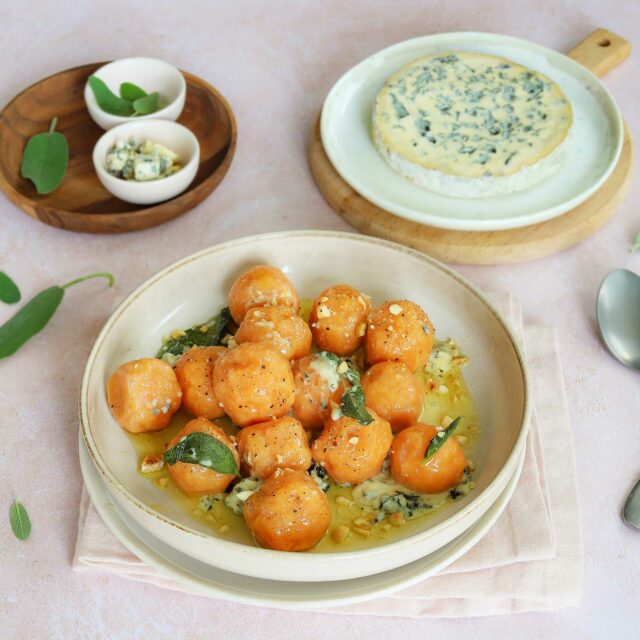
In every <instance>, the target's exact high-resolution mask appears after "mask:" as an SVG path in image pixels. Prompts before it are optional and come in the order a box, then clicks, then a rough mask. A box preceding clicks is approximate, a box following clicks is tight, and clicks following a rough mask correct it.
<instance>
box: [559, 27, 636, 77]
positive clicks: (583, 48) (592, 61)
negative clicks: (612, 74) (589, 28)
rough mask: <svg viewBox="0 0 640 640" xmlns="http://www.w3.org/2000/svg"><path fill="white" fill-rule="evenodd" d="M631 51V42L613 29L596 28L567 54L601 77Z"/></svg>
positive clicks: (624, 58)
mask: <svg viewBox="0 0 640 640" xmlns="http://www.w3.org/2000/svg"><path fill="white" fill-rule="evenodd" d="M630 53H631V43H630V42H629V41H628V40H625V39H624V38H623V37H622V36H619V35H618V34H617V33H613V31H607V30H606V29H596V30H595V31H593V32H592V33H590V34H589V35H588V36H587V37H586V38H585V39H584V40H583V41H582V42H581V43H580V44H578V46H576V47H574V48H573V49H571V51H569V53H568V54H567V55H568V56H569V57H570V58H573V59H574V60H575V61H576V62H579V63H580V64H582V65H584V66H585V67H587V69H589V71H592V72H593V73H595V74H596V75H597V76H599V77H602V76H603V75H605V74H606V73H609V71H611V69H613V68H615V67H617V66H618V65H619V64H620V63H621V62H623V61H624V60H626V59H627V58H628V57H629V54H630Z"/></svg>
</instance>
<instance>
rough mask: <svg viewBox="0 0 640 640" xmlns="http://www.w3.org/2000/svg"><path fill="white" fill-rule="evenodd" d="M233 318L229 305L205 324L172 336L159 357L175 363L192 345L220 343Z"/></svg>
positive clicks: (203, 345) (204, 345)
mask: <svg viewBox="0 0 640 640" xmlns="http://www.w3.org/2000/svg"><path fill="white" fill-rule="evenodd" d="M230 319H231V313H230V312H229V307H224V308H223V309H222V310H221V311H220V313H218V315H216V316H214V317H213V318H211V320H208V321H207V322H205V323H204V324H196V325H194V326H193V327H191V329H187V330H186V331H184V332H183V335H181V336H179V337H177V338H171V340H169V341H167V342H166V343H165V344H164V345H162V348H161V349H160V351H159V352H158V355H157V356H156V357H157V358H160V359H161V360H164V361H165V362H168V363H169V364H170V365H172V366H173V365H174V364H175V361H176V360H177V359H178V358H179V357H180V356H181V355H182V354H184V353H186V352H187V351H189V349H191V347H214V346H216V345H218V344H220V338H221V337H222V332H223V331H224V330H225V328H226V327H227V325H228V324H229V320H230Z"/></svg>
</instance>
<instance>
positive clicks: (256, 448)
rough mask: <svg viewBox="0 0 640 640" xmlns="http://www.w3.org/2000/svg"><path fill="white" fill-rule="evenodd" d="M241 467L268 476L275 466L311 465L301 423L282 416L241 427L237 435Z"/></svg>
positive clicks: (309, 453)
mask: <svg viewBox="0 0 640 640" xmlns="http://www.w3.org/2000/svg"><path fill="white" fill-rule="evenodd" d="M236 437H237V440H238V451H239V452H240V459H241V461H242V467H243V470H245V471H246V472H247V475H250V476H254V477H256V478H268V477H269V476H270V475H272V474H273V473H274V472H275V470H276V469H278V468H280V469H284V468H286V469H302V470H303V471H306V470H307V469H308V468H309V466H310V465H311V449H310V448H309V439H308V438H307V434H306V432H305V430H304V428H303V427H302V425H301V424H300V423H299V422H298V421H297V420H296V419H295V418H290V417H289V416H285V417H283V418H278V419H276V420H269V422H261V423H260V424H254V425H252V426H250V427H245V428H244V429H241V430H240V432H239V433H238V435H237V436H236Z"/></svg>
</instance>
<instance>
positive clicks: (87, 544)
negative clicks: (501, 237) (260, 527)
mask: <svg viewBox="0 0 640 640" xmlns="http://www.w3.org/2000/svg"><path fill="white" fill-rule="evenodd" d="M493 302H494V304H495V306H496V307H497V308H498V309H499V310H500V311H501V312H502V313H503V315H504V316H505V317H506V318H507V319H508V320H509V321H510V322H511V325H512V327H513V329H514V332H515V333H516V334H517V335H518V337H519V339H520V340H521V343H522V345H523V346H524V349H525V352H526V356H527V360H528V364H529V368H530V372H531V382H532V393H533V405H534V416H533V419H532V424H531V429H530V432H529V435H528V440H527V452H526V455H525V461H524V466H523V469H522V475H521V477H520V480H519V482H518V485H517V487H516V489H515V492H514V495H513V497H512V499H511V501H510V502H509V504H508V506H507V508H506V509H505V511H504V513H503V514H502V515H501V516H500V518H499V519H498V521H497V522H496V524H495V525H494V526H493V528H492V529H491V530H490V531H489V533H488V534H487V535H486V536H485V537H484V538H483V539H482V540H481V541H480V542H479V543H478V544H477V545H476V546H475V547H474V548H473V549H471V550H470V551H469V552H468V553H467V554H465V555H464V556H463V557H462V558H460V559H459V560H457V561H456V562H454V563H453V564H452V565H451V566H449V567H448V568H447V569H445V570H444V571H442V572H441V573H440V574H438V575H437V576H433V577H431V578H427V579H425V580H424V581H422V582H420V583H419V584H417V585H414V586H413V587H410V588H408V589H404V590H402V591H399V592H397V593H395V594H393V595H391V596H387V597H385V598H378V599H375V600H372V601H369V602H364V603H360V604H353V605H348V606H344V607H336V608H332V609H330V611H331V612H333V613H344V614H350V615H354V614H356V615H384V616H403V617H412V618H422V617H461V616H479V615H496V614H506V613H516V612H524V611H539V610H549V609H558V608H562V607H566V606H575V605H577V604H578V603H579V600H580V596H581V591H582V539H581V532H580V513H579V504H578V496H577V486H576V474H575V462H574V457H573V443H572V438H571V426H570V423H569V419H568V414H567V409H566V403H565V395H564V387H563V379H562V371H561V367H560V361H559V358H558V347H557V342H556V336H555V330H554V329H553V328H550V327H543V326H531V327H526V328H523V324H522V316H521V312H520V309H519V307H518V305H517V304H516V302H515V300H514V299H513V297H511V296H508V295H506V296H494V297H493ZM73 569H74V570H75V571H86V570H91V569H99V570H103V571H108V572H111V573H115V574H117V575H120V576H122V577H124V578H127V579H130V580H136V581H139V582H145V583H150V584H154V585H156V586H159V587H163V588H167V589H173V590H176V591H184V592H188V593H196V592H194V591H193V590H191V589H190V588H188V587H186V586H185V585H182V584H180V583H179V582H177V581H176V580H174V579H173V578H171V577H169V576H163V575H162V574H161V573H160V572H159V571H158V570H157V569H155V568H153V567H150V566H148V565H146V564H145V563H143V562H142V561H141V560H139V559H138V558H137V557H136V556H135V555H134V554H132V553H131V552H130V551H128V550H127V549H126V548H125V547H124V546H123V545H122V544H121V543H120V542H119V541H118V540H117V538H116V537H115V536H114V535H113V534H112V533H111V531H110V530H109V529H108V528H107V526H106V525H105V524H104V522H103V521H102V519H101V518H100V516H99V515H98V512H97V511H96V510H95V508H94V507H93V506H92V505H91V501H90V500H89V498H88V496H87V494H86V491H83V495H82V499H81V504H80V515H79V523H78V539H77V543H76V553H75V557H74V560H73ZM198 595H202V594H201V593H200V592H198Z"/></svg>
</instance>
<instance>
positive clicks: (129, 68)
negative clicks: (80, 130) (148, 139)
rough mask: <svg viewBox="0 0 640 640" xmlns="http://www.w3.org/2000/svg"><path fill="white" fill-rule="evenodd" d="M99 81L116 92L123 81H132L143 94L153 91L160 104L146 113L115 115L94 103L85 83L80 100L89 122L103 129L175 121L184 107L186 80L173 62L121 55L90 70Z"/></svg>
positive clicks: (118, 92)
mask: <svg viewBox="0 0 640 640" xmlns="http://www.w3.org/2000/svg"><path fill="white" fill-rule="evenodd" d="M93 75H94V76H97V77H98V78H100V80H102V81H103V82H104V83H105V84H106V85H107V86H108V87H109V89H111V91H113V93H115V94H116V95H120V85H121V84H122V83H123V82H133V84H137V85H138V86H139V87H141V88H142V89H144V90H145V91H146V92H147V93H153V92H154V91H157V92H158V93H159V94H160V99H161V100H162V103H163V104H164V106H163V107H162V109H158V111H156V112H154V113H151V114H149V115H147V116H135V117H125V116H116V115H113V114H111V113H107V112H106V111H103V110H102V109H101V108H100V107H99V106H98V103H97V102H96V98H95V96H94V95H93V91H92V90H91V87H90V86H89V82H87V84H86V85H85V87H84V101H85V103H86V105H87V109H88V111H89V114H90V115H91V117H92V118H93V121H94V122H95V123H96V124H97V125H98V126H99V127H102V128H103V129H105V130H107V129H111V128H112V127H115V126H116V125H119V124H123V123H124V122H131V121H133V120H135V121H137V120H145V119H150V118H160V119H162V120H177V119H178V118H179V117H180V114H181V113H182V109H184V101H185V98H186V96H187V83H186V81H185V79H184V76H183V75H182V74H181V73H180V71H179V70H178V69H176V68H175V67H174V66H173V65H170V64H169V63H168V62H164V61H163V60H156V59H155V58H123V59H122V60H115V61H114V62H110V63H109V64H105V65H104V66H103V67H100V68H99V69H97V70H96V71H94V73H93Z"/></svg>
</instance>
